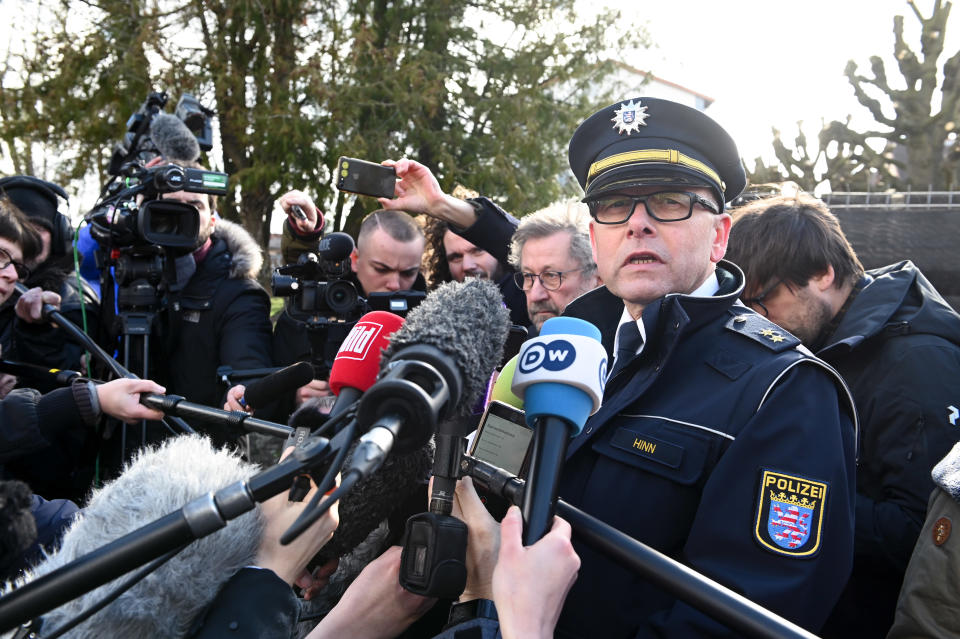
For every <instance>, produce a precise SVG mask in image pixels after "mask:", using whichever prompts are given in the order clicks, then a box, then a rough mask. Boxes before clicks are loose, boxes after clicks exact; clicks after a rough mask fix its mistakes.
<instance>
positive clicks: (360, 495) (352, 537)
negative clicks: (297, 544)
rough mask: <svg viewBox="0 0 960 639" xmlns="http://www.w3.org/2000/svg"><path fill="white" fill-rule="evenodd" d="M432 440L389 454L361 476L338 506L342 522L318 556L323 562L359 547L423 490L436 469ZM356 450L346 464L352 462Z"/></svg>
mask: <svg viewBox="0 0 960 639" xmlns="http://www.w3.org/2000/svg"><path fill="white" fill-rule="evenodd" d="M433 450H434V449H433V442H432V441H430V442H428V444H427V445H426V446H421V447H420V448H418V449H416V450H414V451H412V452H410V453H407V454H405V455H396V454H394V455H390V456H389V457H387V459H386V460H385V461H384V462H383V465H382V466H380V468H379V469H377V471H376V472H375V473H372V474H370V475H368V476H367V477H365V478H363V479H361V480H360V481H359V482H357V484H356V485H355V486H354V487H353V489H352V490H350V491H349V492H347V494H345V495H344V496H343V497H341V498H340V501H339V502H338V505H337V512H338V513H339V514H340V525H339V526H337V530H336V531H335V532H334V533H333V537H332V538H331V539H330V541H328V542H327V543H326V544H325V545H324V546H323V548H321V549H320V552H319V554H318V555H317V558H318V561H316V562H315V563H320V564H322V563H324V562H326V561H327V560H329V559H333V558H334V557H341V556H343V555H345V554H347V553H349V552H350V551H352V550H353V549H354V548H356V547H357V545H359V544H360V543H361V542H362V541H363V540H364V539H366V538H367V536H368V535H369V534H370V533H371V532H372V531H373V530H374V529H375V528H376V527H377V526H379V525H380V522H381V521H383V520H384V519H386V518H388V517H389V516H390V514H391V513H392V512H393V511H394V509H395V508H397V506H398V505H400V504H402V503H403V502H404V501H406V500H407V498H409V496H410V495H411V494H412V493H413V492H414V491H417V490H421V489H423V486H425V484H426V482H427V480H428V479H429V478H430V472H431V471H432V469H433ZM352 457H353V451H352V450H351V451H350V455H349V457H348V458H347V462H346V464H344V465H345V466H347V465H349V464H350V461H351V458H352Z"/></svg>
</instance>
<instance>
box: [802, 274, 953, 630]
mask: <svg viewBox="0 0 960 639" xmlns="http://www.w3.org/2000/svg"><path fill="white" fill-rule="evenodd" d="M825 344H826V345H825V346H824V347H823V348H821V349H820V350H819V351H818V352H817V355H819V356H820V357H821V358H823V359H824V360H825V361H827V362H828V363H830V364H831V365H833V366H834V367H835V368H836V369H837V370H838V371H839V372H840V374H841V375H843V378H844V379H845V380H846V381H847V383H848V384H849V386H850V390H851V392H852V393H853V397H854V400H855V401H856V403H857V412H858V414H859V417H860V424H861V440H860V463H859V468H858V470H857V511H856V554H855V561H854V570H853V575H852V576H851V579H850V584H849V585H848V587H847V590H846V591H845V592H844V596H843V598H842V600H841V603H840V605H839V606H838V609H837V612H836V613H835V615H834V618H832V619H831V622H830V624H829V625H828V630H829V632H825V635H829V636H849V633H850V632H852V631H854V630H856V634H857V636H861V637H882V636H884V635H885V634H886V631H887V629H888V628H889V627H890V624H891V623H892V622H893V611H894V607H895V605H896V601H897V594H898V593H899V591H900V584H901V580H902V578H903V573H904V570H905V569H906V566H907V562H908V560H909V559H910V554H911V552H912V551H913V547H914V544H915V543H916V541H917V535H918V534H919V533H920V528H921V526H922V525H923V521H924V513H925V511H926V506H927V499H928V497H929V495H930V491H932V490H933V488H934V484H933V482H932V480H931V479H930V471H931V469H932V468H933V466H934V465H935V464H936V463H937V462H938V461H939V460H940V459H941V458H943V456H944V455H946V454H947V452H948V451H949V450H950V448H951V447H952V446H953V445H954V444H955V443H956V442H957V441H958V440H960V419H958V416H957V414H956V411H957V409H956V408H954V407H956V406H960V315H958V314H957V313H956V311H954V310H953V309H952V308H950V306H949V305H948V304H947V303H946V301H944V299H943V298H942V297H941V296H940V295H939V294H938V293H937V291H936V290H935V289H934V288H933V286H932V285H931V284H930V282H929V281H927V279H926V278H925V277H924V276H923V274H922V273H920V271H919V270H918V269H917V268H916V267H915V266H914V265H913V263H911V262H909V261H905V262H900V263H898V264H891V265H889V266H885V267H883V268H879V269H874V270H871V271H868V272H867V274H866V275H865V277H864V281H863V288H862V290H860V292H859V293H858V294H857V296H856V298H855V299H854V300H853V302H852V303H851V305H850V308H849V309H848V310H847V312H846V314H845V315H844V316H843V318H842V319H841V321H840V324H839V325H838V326H837V328H836V330H835V331H834V332H833V334H832V335H831V336H830V337H829V338H828V339H827V341H826V342H825ZM865 607H869V609H870V610H872V611H873V612H872V613H871V614H870V615H869V618H868V619H864V618H863V614H862V611H863V610H864V609H866V608H865Z"/></svg>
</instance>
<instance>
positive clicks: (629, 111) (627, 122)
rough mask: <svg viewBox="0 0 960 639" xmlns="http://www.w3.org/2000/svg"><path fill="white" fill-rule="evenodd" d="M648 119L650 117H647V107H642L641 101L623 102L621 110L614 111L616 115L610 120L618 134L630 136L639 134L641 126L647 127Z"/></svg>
mask: <svg viewBox="0 0 960 639" xmlns="http://www.w3.org/2000/svg"><path fill="white" fill-rule="evenodd" d="M648 117H650V116H648V115H647V107H645V106H640V101H639V100H637V102H636V103H634V101H633V100H630V101H629V102H622V103H621V104H620V108H619V109H617V110H616V111H614V115H613V117H612V118H610V119H611V121H613V128H615V129H616V130H617V132H618V133H626V134H627V135H630V134H631V133H633V132H634V131H636V132H637V133H639V132H640V127H641V126H647V118H648Z"/></svg>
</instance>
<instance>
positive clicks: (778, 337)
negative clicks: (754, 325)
mask: <svg viewBox="0 0 960 639" xmlns="http://www.w3.org/2000/svg"><path fill="white" fill-rule="evenodd" d="M760 336H761V337H766V338H767V339H769V340H770V341H771V342H773V343H774V344H779V343H780V342H782V341H783V340H784V339H786V338H785V337H784V336H783V335H782V334H781V333H780V332H779V331H775V330H773V329H772V328H765V329H763V330H762V331H760Z"/></svg>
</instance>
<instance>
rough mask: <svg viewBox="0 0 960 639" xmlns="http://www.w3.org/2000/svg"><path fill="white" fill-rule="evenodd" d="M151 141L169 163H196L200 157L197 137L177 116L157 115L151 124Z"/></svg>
mask: <svg viewBox="0 0 960 639" xmlns="http://www.w3.org/2000/svg"><path fill="white" fill-rule="evenodd" d="M150 139H151V140H153V144H154V146H156V147H157V151H159V152H160V155H162V156H163V159H164V160H166V161H167V162H175V161H178V160H179V161H187V162H195V161H196V160H197V159H198V158H199V157H200V144H199V143H198V142H197V138H196V136H195V135H194V134H193V132H192V131H191V130H190V129H189V128H188V127H187V125H186V124H184V123H183V122H182V121H181V120H180V118H178V117H177V116H175V115H170V114H169V113H158V114H157V115H155V116H154V118H153V121H152V122H151V123H150Z"/></svg>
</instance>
